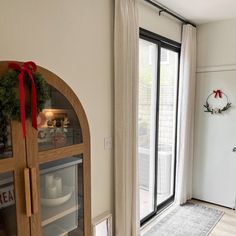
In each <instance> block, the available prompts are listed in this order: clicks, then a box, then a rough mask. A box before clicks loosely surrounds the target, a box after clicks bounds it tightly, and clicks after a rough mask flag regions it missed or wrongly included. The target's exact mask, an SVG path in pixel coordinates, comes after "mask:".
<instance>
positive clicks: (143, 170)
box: [138, 30, 180, 223]
mask: <svg viewBox="0 0 236 236" xmlns="http://www.w3.org/2000/svg"><path fill="white" fill-rule="evenodd" d="M154 36H155V37H154ZM170 42H171V41H169V40H168V42H167V41H164V38H163V37H159V36H157V35H154V34H152V33H150V32H148V31H145V30H141V34H140V42H139V106H138V159H139V190H140V218H141V223H144V222H145V221H147V220H148V219H150V218H151V217H152V216H153V215H155V214H156V213H157V212H158V211H159V210H161V209H163V208H164V207H165V206H167V205H168V204H169V203H170V202H172V201H173V200H174V195H175V166H176V131H177V130H176V123H177V101H178V73H179V72H178V71H179V52H180V47H179V45H177V44H173V43H172V44H170Z"/></svg>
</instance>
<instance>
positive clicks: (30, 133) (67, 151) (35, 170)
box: [0, 61, 91, 236]
mask: <svg viewBox="0 0 236 236" xmlns="http://www.w3.org/2000/svg"><path fill="white" fill-rule="evenodd" d="M8 63H9V62H7V61H4V62H0V75H2V74H3V73H4V72H6V71H7V69H8ZM38 72H39V73H40V74H41V75H42V76H43V78H44V79H45V80H46V81H47V83H48V84H49V85H51V86H52V87H54V88H56V89H57V90H58V91H59V92H60V93H61V94H63V95H64V96H65V98H67V100H68V101H69V102H70V104H71V106H72V107H73V109H74V111H75V113H76V115H77V117H78V119H79V122H80V126H81V131H82V137H83V142H82V143H81V144H75V145H72V146H66V147H62V148H57V149H53V150H48V151H41V152H39V151H38V143H37V130H35V129H33V128H32V124H31V121H30V120H29V119H28V120H27V121H26V128H27V135H26V139H23V137H22V131H21V124H20V123H19V122H16V121H13V122H11V129H12V148H13V157H12V158H6V159H1V160H0V173H4V172H9V171H14V180H15V182H14V183H15V198H16V216H17V231H18V236H26V235H33V236H41V235H42V232H41V231H42V229H41V208H40V197H39V196H40V193H39V165H40V164H42V163H45V162H49V161H54V160H58V159H62V158H65V157H67V156H72V155H78V154H83V193H84V235H85V236H90V235H91V173H90V169H91V168H90V132H89V126H88V121H87V117H86V114H85V111H84V109H83V107H82V105H81V103H80V101H79V99H78V98H77V96H76V95H75V93H74V92H73V91H72V89H71V88H70V87H69V86H68V85H67V84H66V83H65V82H64V81H63V80H61V79H60V78H59V77H58V76H57V75H55V74H54V73H52V72H50V71H48V70H46V69H44V68H42V67H40V66H38ZM25 168H28V170H29V175H30V186H31V187H30V196H31V199H30V200H31V204H30V207H31V216H30V217H27V214H26V209H27V208H26V201H25V200H26V197H27V196H26V195H27V193H26V191H25V184H24V183H25V182H24V169H25Z"/></svg>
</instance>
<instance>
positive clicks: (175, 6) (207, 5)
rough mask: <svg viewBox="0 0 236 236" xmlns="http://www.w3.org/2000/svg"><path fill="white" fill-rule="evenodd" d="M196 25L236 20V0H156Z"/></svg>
mask: <svg viewBox="0 0 236 236" xmlns="http://www.w3.org/2000/svg"><path fill="white" fill-rule="evenodd" d="M156 2H157V3H160V4H161V5H163V6H165V7H166V8H168V9H170V10H172V11H173V12H175V13H177V14H179V15H181V16H183V17H184V18H186V19H188V20H189V21H192V22H194V23H195V24H203V23H207V22H211V21H218V20H225V19H231V18H236V0H156Z"/></svg>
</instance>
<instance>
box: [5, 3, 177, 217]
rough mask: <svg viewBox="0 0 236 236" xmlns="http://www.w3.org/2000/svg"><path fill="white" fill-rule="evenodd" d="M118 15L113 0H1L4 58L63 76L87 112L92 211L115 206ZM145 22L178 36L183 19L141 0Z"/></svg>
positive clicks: (142, 23) (150, 27)
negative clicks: (109, 143)
mask: <svg viewBox="0 0 236 236" xmlns="http://www.w3.org/2000/svg"><path fill="white" fill-rule="evenodd" d="M113 17H114V6H113V1H111V0H100V1H92V0H70V1H66V0H50V1H46V0H41V1H30V0H21V1H13V0H9V1H1V8H0V29H1V30H0V32H1V33H0V60H19V61H27V60H33V61H35V62H36V63H37V64H39V65H41V66H43V67H45V68H47V69H49V70H51V71H53V72H54V73H56V74H57V75H58V76H60V77H61V78H62V79H63V80H64V81H65V82H66V83H67V84H68V85H69V86H70V87H71V88H72V89H73V90H74V92H75V93H76V94H77V96H78V97H79V99H80V101H81V102H82V104H83V106H84V108H85V111H86V113H87V116H88V121H89V125H90V130H91V149H92V215H93V217H94V216H97V215H98V214H100V213H102V212H104V211H112V210H113V203H114V200H113V198H114V196H113V188H114V186H113V154H112V151H106V150H104V137H109V136H113ZM139 20H140V26H141V27H143V28H145V29H148V30H151V31H153V32H155V33H157V34H160V35H162V36H165V37H168V38H170V39H172V40H175V41H177V42H180V41H181V24H180V22H178V21H174V20H173V19H169V18H168V17H165V16H161V17H159V16H158V10H157V9H155V8H154V7H151V6H150V5H149V4H147V3H144V1H143V0H140V3H139Z"/></svg>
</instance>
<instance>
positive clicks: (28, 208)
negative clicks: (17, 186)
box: [24, 168, 32, 217]
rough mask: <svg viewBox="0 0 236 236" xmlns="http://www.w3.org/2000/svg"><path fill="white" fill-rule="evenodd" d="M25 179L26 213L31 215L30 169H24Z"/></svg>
mask: <svg viewBox="0 0 236 236" xmlns="http://www.w3.org/2000/svg"><path fill="white" fill-rule="evenodd" d="M24 181H25V204H26V215H27V216H28V217H31V215H32V212H31V195H30V173H29V169H28V168H25V169H24Z"/></svg>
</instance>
